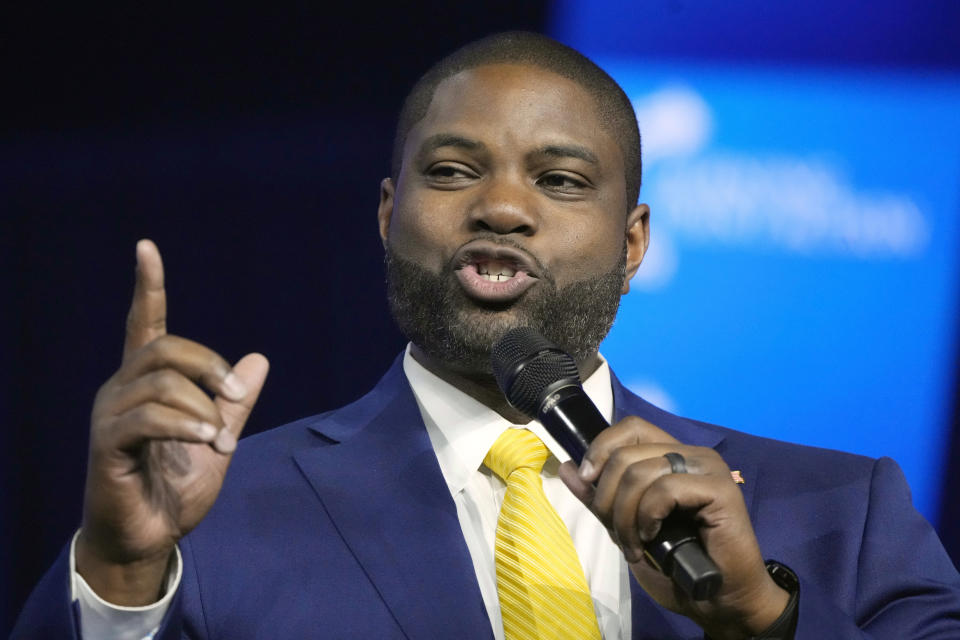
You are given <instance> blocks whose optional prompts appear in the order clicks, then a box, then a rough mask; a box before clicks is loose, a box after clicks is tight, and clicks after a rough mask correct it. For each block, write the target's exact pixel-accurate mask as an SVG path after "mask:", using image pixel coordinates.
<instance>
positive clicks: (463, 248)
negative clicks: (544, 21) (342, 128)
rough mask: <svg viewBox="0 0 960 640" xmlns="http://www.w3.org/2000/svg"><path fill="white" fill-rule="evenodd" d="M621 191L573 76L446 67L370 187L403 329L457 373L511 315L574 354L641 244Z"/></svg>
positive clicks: (607, 144)
mask: <svg viewBox="0 0 960 640" xmlns="http://www.w3.org/2000/svg"><path fill="white" fill-rule="evenodd" d="M625 199H626V193H625V180H624V166H623V157H622V155H621V152H620V149H619V147H618V145H617V144H616V142H615V141H614V140H613V138H612V137H611V134H610V133H609V132H608V131H607V130H605V129H604V128H603V127H602V126H601V123H600V120H599V118H598V116H597V113H596V106H595V103H594V100H593V98H592V97H591V96H590V94H588V93H587V92H586V91H585V90H584V89H583V88H581V87H580V86H579V85H577V84H576V83H574V82H572V81H571V80H568V79H566V78H563V77H562V76H559V75H556V74H554V73H551V72H549V71H545V70H542V69H539V68H537V67H532V66H524V65H488V66H482V67H478V68H475V69H471V70H468V71H464V72H462V73H460V74H457V75H455V76H452V77H451V78H448V79H446V80H445V81H443V82H442V83H441V84H440V85H439V86H438V87H437V90H436V92H435V93H434V96H433V100H432V102H431V104H430V107H429V109H428V110H427V114H426V116H425V117H424V118H423V119H422V120H421V121H420V122H418V123H417V124H416V125H415V126H414V127H413V128H412V129H411V130H410V132H409V134H408V136H407V139H406V144H405V145H404V149H403V162H402V167H401V170H400V174H399V176H398V178H397V184H396V185H393V183H392V182H391V181H390V180H389V179H388V180H384V182H383V185H382V188H381V202H380V208H379V220H380V232H381V236H382V237H383V240H384V244H385V246H386V248H387V276H388V283H389V289H390V302H391V309H392V311H393V313H394V316H395V318H396V320H397V322H398V324H399V325H400V328H401V330H403V331H404V333H405V334H406V335H407V337H408V338H410V339H411V340H412V341H413V342H414V344H416V345H417V346H418V347H420V348H421V349H422V350H423V351H424V352H426V353H427V355H429V356H431V357H432V358H434V359H436V360H439V361H440V362H442V363H443V364H444V365H445V366H447V367H448V368H451V369H453V370H459V371H462V372H465V373H478V372H480V373H482V372H486V371H489V362H488V360H489V351H490V346H491V344H492V343H493V342H495V341H496V340H497V339H498V338H499V337H500V336H501V335H502V334H503V333H504V332H505V331H507V330H508V329H510V328H513V327H515V326H522V325H529V326H533V327H535V328H538V329H539V330H540V331H541V332H542V333H543V334H544V335H545V336H546V337H547V338H549V339H551V340H553V341H554V342H556V343H558V344H559V345H560V346H561V347H563V348H564V349H566V350H567V351H569V352H571V353H572V354H573V355H574V357H575V358H577V360H578V362H581V363H582V362H584V361H585V360H586V359H587V358H589V357H590V356H592V354H593V353H594V352H595V351H596V348H597V346H598V345H599V343H600V340H602V339H603V337H604V336H605V335H606V333H607V331H608V330H609V328H610V324H611V323H612V321H613V317H614V315H615V314H616V308H617V305H618V302H619V296H620V294H621V292H625V291H626V290H627V286H628V284H627V283H628V282H629V278H630V277H632V275H633V273H634V272H635V271H636V268H637V267H638V266H639V263H640V260H641V259H642V257H643V252H644V250H645V249H646V243H647V237H648V233H647V232H648V227H647V220H648V216H647V211H648V210H647V209H646V207H645V206H640V207H637V208H636V209H633V210H632V211H631V212H630V213H629V215H628V214H627V203H626V201H625Z"/></svg>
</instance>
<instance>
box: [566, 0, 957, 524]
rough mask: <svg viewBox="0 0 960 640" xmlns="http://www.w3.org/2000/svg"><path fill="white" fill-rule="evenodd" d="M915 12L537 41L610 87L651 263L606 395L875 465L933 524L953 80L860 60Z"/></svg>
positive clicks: (717, 19) (741, 12) (579, 11)
mask: <svg viewBox="0 0 960 640" xmlns="http://www.w3.org/2000/svg"><path fill="white" fill-rule="evenodd" d="M694 7H695V8H696V11H693V10H692V9H693V8H694ZM671 8H672V9H673V10H671ZM931 8H932V7H930V6H927V7H925V8H924V7H920V8H916V9H915V14H910V11H909V7H908V5H907V4H906V3H889V2H888V3H880V4H876V3H871V5H870V6H869V7H868V6H867V5H865V4H860V3H849V2H848V3H840V4H839V5H835V6H831V8H830V9H829V10H827V9H825V8H823V7H817V6H812V5H809V4H798V5H790V6H787V5H785V4H781V3H777V4H775V5H771V4H770V3H759V2H744V3H734V4H730V3H713V2H700V3H686V4H684V3H628V2H590V3H585V2H584V3H573V2H564V3H559V7H558V11H557V12H556V13H555V14H554V22H553V32H554V34H556V35H557V36H558V37H559V38H560V39H561V40H563V41H564V42H566V43H567V44H570V45H572V46H574V47H576V48H578V49H580V50H582V51H584V52H585V53H586V54H588V55H590V56H591V57H592V58H594V59H595V60H596V61H597V62H598V63H599V64H600V65H601V66H603V67H604V68H605V69H606V70H607V71H608V72H609V73H611V75H613V77H614V78H615V79H616V80H617V81H618V82H619V83H620V84H621V85H622V86H623V88H624V90H625V91H626V92H627V94H628V96H629V97H630V98H631V100H632V101H633V102H634V104H635V107H636V108H637V111H638V120H639V123H640V128H641V136H643V137H644V161H645V167H644V185H645V186H644V187H643V189H642V190H641V198H640V200H641V201H642V202H647V203H648V204H650V206H651V210H652V215H651V227H652V233H651V235H652V238H651V249H650V252H649V254H648V260H647V262H646V263H645V264H644V265H643V266H641V270H640V272H639V273H638V276H637V277H636V278H635V281H634V283H633V288H632V291H631V293H630V294H629V295H628V296H627V297H626V298H625V299H624V301H623V305H622V307H621V312H620V314H619V316H618V318H617V321H616V324H615V326H614V330H613V331H612V333H611V334H610V336H609V337H608V338H607V340H606V341H605V343H604V345H603V347H602V350H603V352H604V353H605V355H606V356H607V357H608V358H609V360H610V361H611V362H612V364H613V365H614V369H615V370H616V371H617V372H618V375H619V376H620V377H621V378H622V379H623V380H624V381H625V382H626V383H627V384H628V386H631V387H632V388H633V389H634V390H636V391H638V392H640V393H641V394H644V395H645V396H646V397H648V399H651V400H652V401H654V402H655V403H656V402H659V403H660V404H662V405H665V406H666V408H669V409H671V410H673V411H676V412H679V413H681V414H684V415H688V416H692V417H696V418H698V419H703V420H708V421H713V422H717V423H720V424H725V425H728V426H732V427H735V428H738V429H742V430H745V431H749V432H752V433H757V434H760V435H766V436H769V437H774V438H778V439H784V440H790V441H794V442H802V443H806V444H813V445H817V446H824V447H831V448H838V449H843V450H847V451H854V452H858V453H863V454H865V455H870V456H882V455H888V456H892V457H893V458H894V459H896V460H897V461H898V462H899V463H900V464H901V466H902V467H903V469H904V471H905V473H906V475H907V477H908V480H909V481H910V484H911V486H912V488H913V491H914V502H915V504H916V505H917V507H918V508H919V509H920V511H921V512H922V513H924V514H925V515H926V516H927V517H928V519H930V520H931V521H934V522H937V521H938V520H939V519H940V516H941V497H942V496H941V491H942V480H941V478H942V477H943V475H944V474H945V472H946V468H947V465H948V462H949V459H948V458H949V452H950V430H951V421H952V418H953V409H954V406H953V404H954V388H955V385H956V366H955V364H956V352H957V340H956V330H957V313H956V310H957V292H958V286H957V284H958V283H957V275H958V273H960V264H958V256H960V253H958V248H960V246H958V238H960V234H958V219H960V216H958V214H960V116H958V114H960V74H958V73H956V71H954V70H949V69H942V68H936V67H931V66H925V67H922V68H911V69H905V68H896V67H889V66H887V67H879V66H878V62H883V63H886V64H889V63H890V62H900V63H902V62H904V60H903V57H901V58H899V59H896V60H886V59H881V60H877V59H876V58H870V55H871V51H872V50H874V49H879V48H882V46H881V43H884V42H889V40H888V36H891V35H895V34H902V31H903V30H906V29H910V28H911V27H912V26H914V27H915V26H916V23H920V24H926V23H927V22H929V21H930V20H931V19H932V17H933V16H934V15H936V13H935V12H931V11H930V9H931ZM884 12H886V13H884ZM890 12H893V13H892V14H891V13H890ZM830 14H833V15H830ZM911 15H913V16H914V17H912V18H911V17H910V16H911ZM871 17H873V18H874V19H873V20H871ZM828 18H833V20H830V19H828ZM911 20H912V21H913V22H914V23H915V24H911ZM851 21H853V22H854V24H851ZM853 26H856V27H857V28H852V27H853ZM928 28H934V27H933V25H928ZM896 38H898V39H902V35H896ZM889 53H890V52H889V51H888V52H887V53H886V55H889ZM831 54H832V55H831ZM881 55H884V54H881Z"/></svg>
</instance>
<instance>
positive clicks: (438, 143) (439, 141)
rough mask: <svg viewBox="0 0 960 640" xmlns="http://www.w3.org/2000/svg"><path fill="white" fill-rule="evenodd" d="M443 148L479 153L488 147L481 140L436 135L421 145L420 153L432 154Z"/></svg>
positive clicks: (453, 135)
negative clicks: (455, 148)
mask: <svg viewBox="0 0 960 640" xmlns="http://www.w3.org/2000/svg"><path fill="white" fill-rule="evenodd" d="M441 147H457V148H459V149H466V150H467V151H477V150H483V149H486V145H485V144H483V143H482V142H480V141H479V140H472V139H470V138H465V137H463V136H458V135H456V134H453V133H435V134H434V135H432V136H430V137H429V138H427V139H426V140H424V141H423V144H422V145H420V153H430V152H431V151H436V150H437V149H440V148H441Z"/></svg>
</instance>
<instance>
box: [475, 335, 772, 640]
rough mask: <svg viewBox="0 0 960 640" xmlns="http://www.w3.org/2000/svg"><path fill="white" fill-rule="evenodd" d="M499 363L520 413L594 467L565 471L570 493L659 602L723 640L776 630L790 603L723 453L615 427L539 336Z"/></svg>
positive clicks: (515, 340)
mask: <svg viewBox="0 0 960 640" xmlns="http://www.w3.org/2000/svg"><path fill="white" fill-rule="evenodd" d="M491 360H492V365H493V371H494V377H495V378H496V379H497V383H498V385H499V386H500V388H501V390H502V391H503V393H504V395H505V396H506V397H507V399H508V400H509V401H510V404H511V405H513V406H514V407H516V408H517V409H519V410H520V411H522V412H524V413H525V414H527V415H529V416H530V417H532V418H536V419H538V420H539V421H540V422H541V424H543V426H544V427H546V429H547V431H548V432H549V433H550V435H552V436H553V437H554V439H556V440H557V442H558V443H560V445H561V446H562V447H563V448H564V449H565V450H566V451H567V452H568V453H569V454H570V456H571V457H572V458H573V459H574V460H575V461H576V462H577V463H578V464H579V463H581V462H584V463H585V464H583V465H581V467H580V471H579V474H578V473H576V472H575V471H573V469H572V465H571V467H570V468H567V467H566V466H561V468H560V472H561V476H562V477H563V480H564V482H565V484H566V485H567V486H568V487H569V488H570V490H571V491H573V493H574V494H575V495H576V496H577V497H578V498H580V500H581V501H583V502H584V504H586V505H587V506H588V507H589V508H590V510H591V511H593V513H594V514H595V515H596V516H597V517H598V518H599V519H600V521H601V522H603V524H604V525H605V526H606V527H607V529H608V530H610V532H611V534H612V535H613V537H614V539H615V540H616V541H617V542H618V544H619V545H620V548H621V549H622V550H623V554H624V557H625V558H626V560H627V562H628V563H629V565H630V570H631V572H632V573H633V575H634V577H635V578H636V579H637V582H638V583H639V584H640V586H641V587H643V589H644V590H645V591H646V592H647V593H648V594H649V595H650V596H651V597H653V599H654V600H656V601H657V602H658V603H660V604H661V605H663V606H664V607H666V608H668V609H670V610H672V611H676V612H678V613H681V614H683V615H685V616H687V617H689V618H691V619H692V620H693V621H694V622H696V623H697V624H698V625H700V626H701V627H702V628H703V629H704V631H706V633H707V634H708V635H709V636H710V637H713V638H718V639H719V638H741V637H752V636H756V635H759V634H761V633H763V632H764V631H765V630H766V629H768V628H770V626H771V625H772V624H774V623H775V621H777V620H778V617H779V616H781V614H782V613H783V612H784V611H785V609H786V607H787V603H788V600H789V594H788V593H787V592H786V591H785V590H783V589H782V588H780V587H779V586H777V584H776V583H775V582H774V581H773V579H772V578H771V576H770V575H769V574H768V573H767V570H766V567H765V566H764V560H763V556H762V555H761V553H760V547H759V544H758V543H757V538H756V535H755V533H754V531H753V526H752V524H751V522H750V517H749V515H748V513H747V507H746V504H745V503H744V500H743V494H742V492H741V490H740V488H739V487H738V486H737V485H736V484H734V482H733V480H732V479H731V477H730V468H729V467H728V466H727V464H726V462H725V461H724V460H723V458H721V457H720V455H719V454H718V453H717V452H716V451H715V450H713V449H710V448H706V447H695V446H689V445H684V444H683V443H680V442H678V441H677V440H676V439H675V438H673V437H672V436H671V435H670V434H668V433H666V432H665V431H663V430H662V429H659V428H658V427H656V426H654V425H652V424H650V423H649V422H647V421H646V420H643V419H642V418H638V417H635V416H629V417H626V418H624V419H622V420H620V421H619V422H617V423H616V424H614V425H613V426H609V425H608V424H607V421H606V420H605V419H604V418H603V416H602V415H600V413H599V411H598V410H597V408H596V407H595V406H594V405H593V402H592V401H591V400H590V399H589V398H588V397H587V395H586V394H585V393H584V391H583V388H582V387H581V386H580V376H579V371H578V370H577V365H576V362H574V360H573V358H571V357H570V356H569V355H568V354H566V353H564V352H563V351H562V350H561V349H560V348H559V347H557V346H556V345H554V344H552V343H550V342H549V341H548V340H546V339H544V338H543V336H541V335H540V334H539V333H537V332H536V331H535V330H533V329H530V328H526V327H524V328H517V329H513V330H511V331H509V332H507V333H506V334H505V335H504V336H503V338H501V340H500V341H498V342H497V344H495V345H494V347H493V351H492V354H491ZM587 463H588V464H587ZM565 465H566V463H565ZM587 467H592V469H589V470H588V469H587ZM565 469H566V471H565ZM567 471H570V473H567ZM681 472H686V473H681ZM591 485H592V487H591ZM708 554H709V555H708ZM644 558H646V560H647V561H644ZM661 571H662V572H661Z"/></svg>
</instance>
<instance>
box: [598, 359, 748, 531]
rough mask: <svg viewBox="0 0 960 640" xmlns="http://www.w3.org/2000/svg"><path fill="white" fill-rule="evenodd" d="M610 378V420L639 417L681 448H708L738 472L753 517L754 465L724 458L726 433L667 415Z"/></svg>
mask: <svg viewBox="0 0 960 640" xmlns="http://www.w3.org/2000/svg"><path fill="white" fill-rule="evenodd" d="M610 377H611V381H612V383H613V406H614V420H622V419H623V418H625V417H626V416H630V415H633V416H639V417H641V418H643V419H645V420H647V421H649V422H651V423H653V424H655V425H656V426H658V427H660V428H661V429H663V430H664V431H666V432H667V433H669V434H670V435H672V436H673V437H674V438H676V439H677V440H679V441H680V442H682V443H684V444H690V445H694V446H698V447H710V448H711V449H714V450H716V452H717V453H719V454H720V455H721V456H722V457H723V459H724V460H725V461H726V463H727V465H728V466H729V467H730V469H731V471H739V472H740V475H741V477H742V478H743V480H744V482H743V484H741V485H740V489H741V491H742V492H743V499H744V502H745V503H746V505H747V509H748V512H749V513H750V515H751V517H752V516H753V515H754V504H753V496H754V490H755V488H756V486H757V482H756V480H757V477H756V473H755V472H756V465H755V463H753V462H751V461H749V460H745V459H734V458H730V457H729V456H728V452H727V446H726V429H724V428H722V427H717V426H715V425H711V424H706V423H703V422H697V421H696V420H688V419H687V418H681V417H679V416H675V415H673V414H672V413H667V412H666V411H664V410H663V409H660V408H658V407H655V406H653V405H652V404H650V403H649V402H647V401H646V400H644V399H643V398H641V397H639V396H637V395H635V394H633V393H631V392H630V391H629V390H628V389H627V388H626V387H624V386H623V385H622V384H621V383H620V381H619V380H618V379H617V378H616V376H614V375H613V374H612V373H611V374H610Z"/></svg>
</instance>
